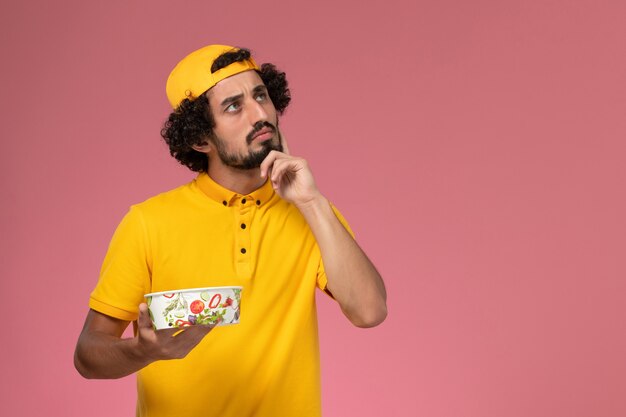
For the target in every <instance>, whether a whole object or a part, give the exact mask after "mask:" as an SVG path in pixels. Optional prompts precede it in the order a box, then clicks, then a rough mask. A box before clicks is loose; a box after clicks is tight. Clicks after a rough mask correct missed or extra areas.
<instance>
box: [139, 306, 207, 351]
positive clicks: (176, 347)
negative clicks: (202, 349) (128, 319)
mask: <svg viewBox="0 0 626 417" xmlns="http://www.w3.org/2000/svg"><path fill="white" fill-rule="evenodd" d="M137 327H138V329H137V344H138V346H139V349H140V350H141V351H142V352H143V354H144V355H145V357H147V358H150V359H152V360H153V361H157V360H164V359H182V358H184V357H185V356H187V354H188V353H189V352H191V350H192V349H193V348H194V347H196V346H197V345H198V343H200V342H201V341H202V339H203V338H204V336H206V335H207V334H208V333H209V332H210V331H211V330H212V329H213V327H215V326H208V325H195V326H189V327H184V328H182V329H180V328H173V329H163V330H154V327H153V326H152V321H151V320H150V316H149V314H148V306H147V305H146V304H145V303H142V304H140V305H139V318H138V319H137Z"/></svg>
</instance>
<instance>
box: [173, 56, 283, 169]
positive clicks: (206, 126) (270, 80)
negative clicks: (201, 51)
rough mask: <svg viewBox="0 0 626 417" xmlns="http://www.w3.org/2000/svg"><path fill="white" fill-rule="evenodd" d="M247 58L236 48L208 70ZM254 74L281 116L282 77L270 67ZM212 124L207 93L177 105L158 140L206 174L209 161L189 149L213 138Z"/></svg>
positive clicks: (178, 158) (179, 157)
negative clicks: (160, 139) (162, 140)
mask: <svg viewBox="0 0 626 417" xmlns="http://www.w3.org/2000/svg"><path fill="white" fill-rule="evenodd" d="M249 58H250V51H249V50H248V49H245V48H238V49H236V50H233V51H229V52H225V53H223V54H222V55H220V56H219V57H217V58H216V59H215V61H214V62H213V65H212V66H211V73H214V72H216V71H217V70H219V69H222V68H224V67H227V66H228V65H230V64H232V63H233V62H238V61H244V60H246V59H249ZM257 73H258V74H259V76H260V77H261V80H263V83H264V84H265V86H266V87H267V91H268V94H269V96H270V99H271V100H272V103H273V104H274V107H275V108H276V111H277V112H278V114H283V112H284V111H285V109H286V108H287V106H288V105H289V102H290V101H291V93H290V91H289V87H288V85H287V78H286V77H285V73H284V72H281V71H279V70H278V69H277V68H276V66H274V65H273V64H263V65H261V69H260V70H257ZM214 127H215V122H214V121H213V116H212V115H211V109H210V108H209V100H208V98H207V95H206V92H205V93H203V94H201V95H200V96H199V97H198V98H195V99H189V98H185V99H184V100H183V101H182V102H181V103H180V105H179V106H178V107H177V108H176V109H175V110H174V111H173V112H172V113H171V114H170V115H169V117H168V119H167V121H166V122H165V124H164V125H163V129H161V136H162V137H163V139H164V140H165V143H167V145H168V146H169V149H170V155H172V156H173V157H174V158H176V160H177V161H178V162H180V163H181V164H182V165H184V166H186V167H187V168H189V169H190V170H192V171H195V172H206V171H207V170H208V167H209V161H208V158H207V156H206V155H205V154H203V153H201V152H198V151H196V150H194V149H193V148H192V146H194V145H203V144H205V143H206V141H207V140H208V139H209V138H210V137H211V136H212V135H213V128H214Z"/></svg>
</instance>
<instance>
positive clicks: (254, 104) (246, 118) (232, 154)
mask: <svg viewBox="0 0 626 417" xmlns="http://www.w3.org/2000/svg"><path fill="white" fill-rule="evenodd" d="M207 95H208V96H207V97H208V100H209V107H210V109H211V115H212V116H213V121H214V123H215V127H214V128H213V137H212V138H211V140H210V143H209V147H210V149H211V150H214V151H215V152H211V151H209V165H211V164H214V163H216V162H217V159H218V158H219V161H220V162H221V163H223V164H224V165H226V166H229V167H233V168H238V169H254V168H258V167H259V166H260V165H261V162H263V160H264V159H265V157H266V156H267V155H268V154H269V153H270V151H272V150H278V151H282V144H281V139H280V133H279V131H278V116H277V114H276V109H275V108H274V104H273V103H272V100H271V99H270V97H269V94H268V92H267V88H266V87H265V84H263V81H262V80H261V77H259V75H258V74H257V73H256V71H245V72H242V73H239V74H236V75H233V76H232V77H228V78H226V79H224V80H222V81H220V82H219V83H217V85H215V86H214V87H213V88H212V89H210V90H209V92H208V93H207Z"/></svg>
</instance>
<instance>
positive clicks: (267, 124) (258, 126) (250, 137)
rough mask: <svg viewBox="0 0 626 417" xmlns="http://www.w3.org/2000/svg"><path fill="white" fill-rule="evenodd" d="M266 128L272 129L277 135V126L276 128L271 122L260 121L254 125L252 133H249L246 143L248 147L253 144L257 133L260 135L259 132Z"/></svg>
mask: <svg viewBox="0 0 626 417" xmlns="http://www.w3.org/2000/svg"><path fill="white" fill-rule="evenodd" d="M265 127H268V128H270V129H272V132H274V133H276V126H274V125H273V124H271V123H270V122H261V121H258V122H256V123H255V124H254V126H253V127H252V131H251V132H250V133H248V135H247V136H246V143H247V144H248V145H250V144H251V143H252V140H253V139H254V135H256V134H257V133H259V131H260V130H261V129H263V128H265Z"/></svg>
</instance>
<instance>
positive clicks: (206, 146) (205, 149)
mask: <svg viewBox="0 0 626 417" xmlns="http://www.w3.org/2000/svg"><path fill="white" fill-rule="evenodd" d="M191 148H192V149H193V150H194V151H197V152H200V153H206V154H208V153H209V152H211V150H212V149H213V144H212V143H211V141H209V140H207V141H205V142H204V143H203V144H200V145H191Z"/></svg>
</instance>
